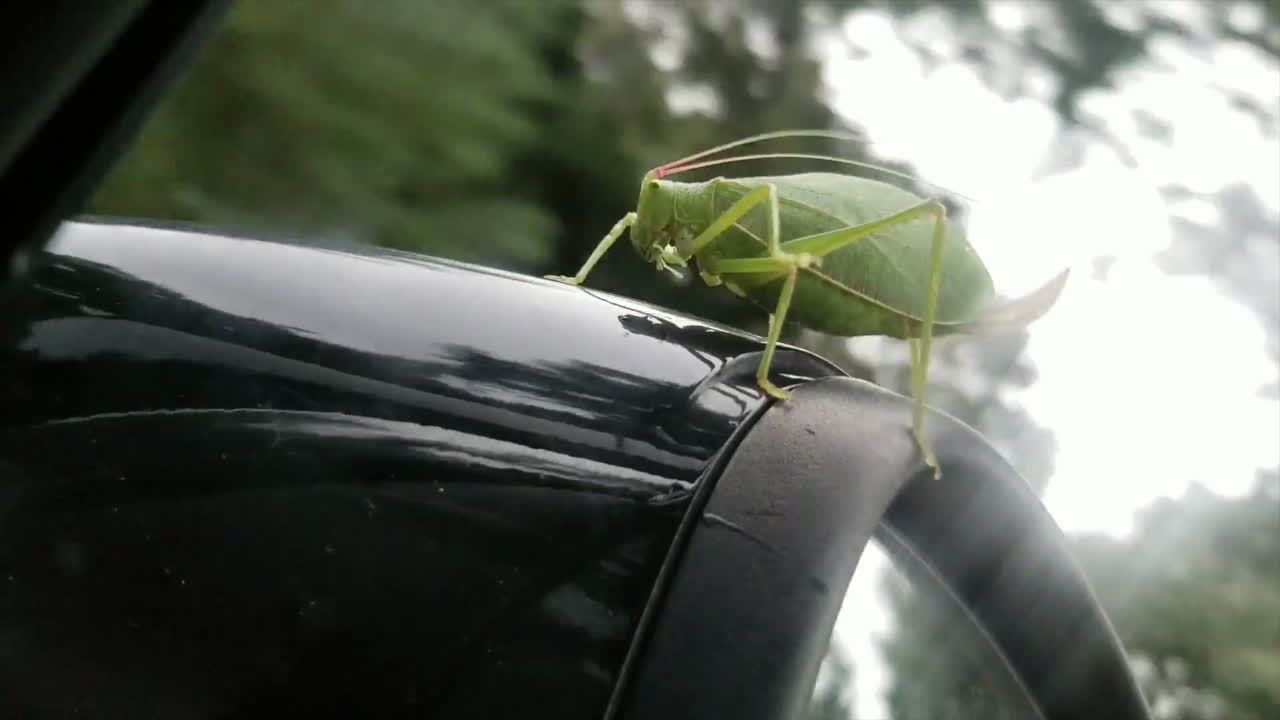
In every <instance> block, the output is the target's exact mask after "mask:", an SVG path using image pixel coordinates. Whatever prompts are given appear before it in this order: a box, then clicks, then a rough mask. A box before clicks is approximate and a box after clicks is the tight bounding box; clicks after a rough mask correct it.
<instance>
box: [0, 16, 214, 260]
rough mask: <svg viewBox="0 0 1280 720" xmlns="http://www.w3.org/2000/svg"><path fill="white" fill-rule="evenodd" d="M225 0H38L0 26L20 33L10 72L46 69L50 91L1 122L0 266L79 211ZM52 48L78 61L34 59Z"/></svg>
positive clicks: (10, 57) (39, 242) (10, 54)
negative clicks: (1, 223)
mask: <svg viewBox="0 0 1280 720" xmlns="http://www.w3.org/2000/svg"><path fill="white" fill-rule="evenodd" d="M228 5H229V0H183V1H182V2H169V1H168V0H152V1H151V2H148V3H139V2H122V3H106V2H89V1H87V0H86V1H85V2H63V1H60V2H56V3H53V4H52V5H46V4H45V3H36V4H32V5H31V6H30V7H26V8H25V9H23V10H21V12H20V17H19V18H18V19H16V20H12V22H11V23H10V24H8V25H7V27H8V28H9V31H8V32H5V33H0V36H3V35H8V34H9V33H10V32H14V33H16V32H23V31H25V33H26V37H24V38H23V39H22V43H21V45H20V49H21V52H18V51H12V52H6V53H5V54H4V60H5V62H6V63H8V64H9V65H10V67H8V68H6V74H11V73H13V72H15V68H14V67H13V65H15V64H19V63H27V64H26V66H25V67H24V66H22V65H18V70H17V71H20V72H24V73H25V72H30V73H34V74H35V75H36V77H35V78H34V79H33V78H25V81H24V82H25V84H26V85H33V86H36V87H42V86H41V85H40V83H41V77H42V74H44V75H49V76H50V77H48V78H46V79H47V80H48V82H49V85H48V86H47V90H45V91H44V92H41V93H37V94H32V95H31V96H29V97H27V96H24V98H23V103H24V104H23V106H21V107H15V108H12V109H11V110H12V112H13V114H14V116H15V117H14V118H13V119H12V121H9V122H4V123H0V127H2V128H5V130H6V132H8V133H9V134H7V135H6V136H5V137H4V138H3V140H4V145H3V150H4V155H3V156H2V157H0V159H3V160H4V161H5V162H4V163H3V164H0V216H3V217H4V218H5V224H6V239H5V240H4V244H5V246H4V253H5V263H4V266H3V267H4V268H5V269H7V270H9V272H13V269H14V268H13V266H14V265H17V268H18V270H19V271H20V270H21V268H22V267H23V265H24V264H23V263H13V259H14V258H13V256H14V254H16V253H21V252H22V251H23V250H27V251H30V250H34V249H36V248H38V247H40V246H41V245H43V243H44V241H45V240H46V239H47V238H48V236H49V235H50V234H51V233H52V232H53V230H54V229H55V228H56V227H57V225H58V223H59V222H60V221H61V220H62V219H63V218H65V217H66V216H67V215H69V214H72V213H74V212H76V211H77V210H78V209H79V208H80V206H81V205H82V204H83V202H84V200H85V198H86V197H88V195H89V194H90V193H91V192H92V191H93V189H94V187H95V186H96V185H97V183H98V181H99V180H100V179H101V177H102V176H103V175H104V174H105V172H106V170H107V169H108V168H109V167H110V165H111V163H112V162H113V161H114V160H115V158H116V157H117V155H119V154H120V152H121V151H122V150H123V149H124V148H125V147H126V146H127V145H128V143H129V141H130V140H131V139H132V137H133V136H134V134H135V133H136V131H137V130H138V129H139V127H140V126H141V125H142V122H143V119H144V118H145V117H146V114H147V112H148V111H149V110H150V109H151V107H152V106H153V105H154V104H155V103H156V102H157V101H158V100H159V99H160V97H161V96H162V95H163V93H164V91H165V90H166V89H167V88H168V87H169V85H170V83H171V82H172V81H173V79H174V78H175V77H176V76H177V74H178V73H179V71H180V70H182V69H184V68H185V67H186V66H187V64H188V61H189V60H190V58H191V56H192V55H194V53H195V51H196V49H197V48H198V46H199V44H200V42H201V41H202V40H203V39H204V38H205V36H206V35H207V34H209V33H210V32H211V31H212V29H213V28H214V27H215V25H216V23H217V21H218V20H219V19H220V18H221V17H222V13H223V12H224V11H225V9H226V7H227V6H228ZM21 7H22V6H21V5H19V8H21ZM15 9H18V8H15ZM42 53H43V55H42ZM49 53H55V54H58V55H61V56H66V57H68V58H71V59H73V60H75V62H65V63H64V62H59V63H43V62H40V61H39V58H41V57H44V56H45V55H48V54H49ZM32 62H34V63H36V64H35V65H32V64H30V63H32ZM7 274H8V273H6V275H7ZM7 279H8V278H7V277H4V276H0V280H7Z"/></svg>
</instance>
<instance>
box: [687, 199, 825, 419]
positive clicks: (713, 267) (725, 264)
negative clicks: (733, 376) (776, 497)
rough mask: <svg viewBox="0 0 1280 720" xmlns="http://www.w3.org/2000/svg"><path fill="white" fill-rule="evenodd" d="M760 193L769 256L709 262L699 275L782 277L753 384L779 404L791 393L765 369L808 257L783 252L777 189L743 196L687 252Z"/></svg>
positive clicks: (707, 239) (735, 217) (743, 211)
mask: <svg viewBox="0 0 1280 720" xmlns="http://www.w3.org/2000/svg"><path fill="white" fill-rule="evenodd" d="M761 190H763V191H764V192H763V195H764V198H763V199H765V200H767V201H768V205H767V207H766V210H767V212H768V230H769V238H768V247H769V255H768V256H767V257H760V258H731V259H718V260H712V261H710V262H709V263H707V266H706V267H705V268H704V269H703V272H704V279H705V276H706V275H710V276H712V277H715V278H717V279H718V278H719V276H721V275H732V274H735V273H751V274H766V275H770V274H783V275H785V279H784V280H783V281H782V289H781V291H780V292H779V293H778V306H777V308H775V309H774V311H773V312H772V313H770V314H769V336H768V337H767V338H766V339H765V345H764V354H763V356H762V357H761V358H760V365H759V366H758V367H757V368H756V382H757V383H758V384H759V385H760V387H761V389H763V390H764V391H765V392H766V393H768V394H769V395H771V396H773V397H775V398H778V399H779V400H786V399H788V398H790V397H791V393H789V392H787V391H786V390H783V389H782V388H780V387H778V386H777V385H775V384H774V383H773V381H772V380H770V379H769V368H770V366H771V365H772V364H773V354H774V351H775V350H777V347H778V338H779V337H780V336H781V335H782V325H783V323H785V322H786V319H787V310H788V309H789V308H790V307H791V296H792V295H793V294H795V289H796V278H797V276H798V275H799V272H800V268H802V267H805V266H807V265H808V263H809V262H810V257H809V256H808V255H805V254H803V253H801V254H794V253H790V252H787V251H785V250H784V249H783V247H782V219H781V215H780V213H779V211H778V188H777V187H776V186H774V185H766V186H764V187H763V188H760V189H759V190H755V191H752V192H751V193H748V194H747V195H744V196H743V197H742V198H740V199H739V200H738V202H736V203H734V204H733V205H732V206H730V207H729V209H728V210H726V211H725V212H724V213H723V214H721V215H720V217H718V218H716V219H715V221H713V222H712V224H711V225H710V226H709V227H708V228H707V229H706V230H704V231H703V232H702V233H701V234H700V235H699V236H698V237H696V238H694V239H693V241H692V242H691V243H690V245H689V252H690V254H692V253H696V252H698V251H699V250H701V249H702V248H703V247H705V246H706V245H707V244H708V243H710V242H711V241H712V240H714V239H715V238H716V236H718V235H720V234H722V233H724V232H725V231H726V230H728V229H729V228H730V227H732V226H733V224H734V223H736V222H737V220H738V219H739V218H740V217H742V216H743V215H745V214H746V212H747V211H748V210H750V209H751V208H752V207H753V206H754V205H756V204H759V203H760V202H761V199H762V198H761V197H760V196H761V194H762V193H761V192H760V191H761Z"/></svg>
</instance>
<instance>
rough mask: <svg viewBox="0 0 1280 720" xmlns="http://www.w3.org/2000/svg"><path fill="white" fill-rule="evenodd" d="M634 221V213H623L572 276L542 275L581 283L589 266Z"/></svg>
mask: <svg viewBox="0 0 1280 720" xmlns="http://www.w3.org/2000/svg"><path fill="white" fill-rule="evenodd" d="M635 222H636V214H635V213H633V212H629V213H627V214H626V215H623V216H622V219H621V220H619V221H618V222H616V223H614V225H613V229H612V230H610V231H609V233H608V234H607V235H605V236H604V239H603V240H601V241H600V244H599V245H596V249H595V250H592V251H591V256H590V257H588V258H587V261H586V262H585V263H583V264H582V267H581V268H579V270H578V273H577V274H576V275H574V276H573V277H567V276H565V275H546V276H544V277H546V278H547V279H548V280H559V281H560V282H562V283H568V284H569V285H581V284H582V283H583V281H585V280H586V279H587V273H589V272H591V268H593V267H595V266H596V263H598V262H600V258H602V257H604V254H605V253H606V252H608V251H609V248H610V247H613V244H614V243H615V242H617V241H618V238H620V237H622V233H623V232H625V231H626V229H627V228H629V227H631V226H632V225H634V224H635Z"/></svg>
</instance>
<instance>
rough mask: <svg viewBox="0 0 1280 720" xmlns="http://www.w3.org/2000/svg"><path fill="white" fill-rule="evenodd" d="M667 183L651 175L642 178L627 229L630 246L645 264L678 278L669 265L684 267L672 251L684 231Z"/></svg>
mask: <svg viewBox="0 0 1280 720" xmlns="http://www.w3.org/2000/svg"><path fill="white" fill-rule="evenodd" d="M670 184H671V183H669V182H667V181H664V180H659V179H658V178H657V177H655V173H654V172H650V173H648V174H647V175H645V176H644V180H642V181H641V182H640V199H639V200H638V201H637V202H636V220H635V223H634V224H632V226H631V244H632V246H634V247H635V249H636V252H638V253H640V256H641V257H643V258H644V259H645V262H651V263H653V264H655V265H657V266H658V268H659V269H660V270H670V271H671V272H673V273H675V274H677V275H679V273H678V272H676V271H675V270H673V269H672V268H671V267H670V265H684V260H683V259H681V258H680V257H678V256H677V255H676V251H675V245H676V241H677V240H679V239H680V233H681V232H684V229H683V227H682V226H681V224H680V223H679V222H678V221H677V220H676V204H675V195H674V194H673V193H672V192H671V190H670V188H668V187H666V186H667V185H670Z"/></svg>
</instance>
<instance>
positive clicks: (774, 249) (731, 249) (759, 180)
mask: <svg viewBox="0 0 1280 720" xmlns="http://www.w3.org/2000/svg"><path fill="white" fill-rule="evenodd" d="M797 136H808V137H830V138H837V139H860V138H856V137H854V136H849V135H846V134H843V133H836V132H827V131H822V130H791V131H780V132H773V133H764V134H762V135H753V136H751V137H748V138H743V139H741V140H736V141H734V142H731V143H727V144H725V145H720V146H718V147H714V148H711V149H709V150H704V151H702V152H699V153H695V154H693V155H690V156H688V157H685V158H681V159H679V160H675V161H673V162H670V163H667V164H665V165H661V166H659V167H657V168H654V169H653V170H651V171H649V172H648V173H647V174H646V175H645V176H644V179H643V180H642V181H641V184H640V199H639V202H638V203H637V205H636V209H635V211H634V212H630V213H627V214H626V216H624V217H623V218H622V219H621V220H619V221H618V223H617V224H616V225H614V226H613V229H612V230H610V231H609V233H608V234H607V235H605V237H604V239H603V240H601V241H600V244H599V245H597V246H596V248H595V250H594V251H593V252H592V253H591V256H590V257H588V258H587V261H586V262H585V263H584V264H583V266H582V268H581V269H580V270H578V273H577V274H576V275H574V276H573V277H560V276H554V279H557V280H561V281H563V282H567V283H570V284H573V285H578V284H580V283H582V282H583V281H584V280H586V278H587V274H588V273H589V272H590V271H591V269H592V267H594V266H595V264H596V263H597V262H599V260H600V258H601V257H602V256H603V255H604V254H605V252H606V251H607V250H608V249H609V248H610V247H611V246H612V245H613V243H614V242H615V241H617V239H618V238H619V237H621V236H622V233H623V232H624V231H626V230H627V229H628V228H630V231H631V233H630V234H631V242H632V244H633V245H634V246H635V249H636V250H637V251H638V252H639V253H640V254H641V256H642V257H644V259H645V261H646V262H651V263H654V264H655V265H657V267H658V268H659V269H660V270H670V271H672V272H676V273H677V274H678V272H679V271H677V270H674V269H673V266H675V267H683V266H686V265H688V263H689V261H690V260H694V261H696V263H697V270H698V273H699V275H700V276H701V278H702V279H703V281H704V282H706V283H707V285H710V286H717V285H724V286H725V287H726V288H728V289H729V290H731V291H732V292H734V293H736V294H738V295H740V296H742V297H745V298H747V299H748V300H751V301H753V302H755V303H756V304H758V305H760V306H761V307H763V308H764V309H765V310H766V311H769V310H771V312H770V314H769V332H768V337H767V340H766V343H765V348H764V353H763V356H762V357H761V360H760V365H759V367H758V369H757V372H756V378H757V381H758V382H759V384H760V387H761V388H762V389H763V390H764V391H765V392H767V393H768V394H769V395H771V396H773V397H775V398H778V399H779V400H786V399H787V398H788V397H789V393H788V392H787V391H786V390H783V389H782V388H780V387H778V386H777V385H775V384H774V383H773V382H772V381H770V380H769V366H770V363H771V362H772V360H773V355H774V350H775V348H776V347H777V343H778V337H779V335H780V333H781V331H782V325H783V323H784V322H785V321H786V320H792V321H794V322H798V323H799V324H801V325H803V326H805V327H808V328H810V329H813V330H817V331H819V332H824V333H828V334H831V335H839V336H845V337H852V336H858V335H887V336H890V337H896V338H903V339H906V340H907V341H908V344H909V347H910V357H911V392H912V395H913V397H914V399H915V405H914V409H913V413H912V428H913V433H914V435H915V439H916V443H917V444H918V445H919V447H920V450H921V452H922V454H923V455H924V460H925V462H926V463H927V464H928V465H929V467H931V468H932V469H933V471H934V475H935V476H940V475H941V471H940V469H939V467H938V463H937V459H936V458H935V457H934V454H933V451H932V450H931V449H930V447H929V445H928V443H927V442H926V441H925V437H924V423H925V414H924V400H925V383H926V379H927V377H928V371H929V352H930V345H931V342H932V339H933V336H934V335H943V334H951V333H963V332H981V331H987V330H998V329H1008V328H1017V327H1021V326H1023V325H1025V324H1027V323H1029V322H1031V321H1032V320H1035V319H1036V318H1037V317H1039V316H1040V315H1042V314H1044V313H1045V312H1046V311H1047V310H1048V309H1049V307H1051V306H1052V305H1053V303H1054V301H1055V300H1056V299H1057V297H1058V294H1059V293H1060V292H1061V290H1062V287H1063V284H1064V283H1065V282H1066V278H1067V273H1066V272H1065V271H1064V272H1063V273H1061V274H1060V275H1058V276H1057V277H1055V278H1054V279H1052V280H1051V281H1049V282H1048V283H1046V284H1045V285H1044V286H1043V287H1041V288H1040V289H1038V290H1036V291H1034V292H1032V293H1030V294H1028V295H1026V296H1024V297H1022V298H1019V299H1016V300H1012V301H1008V302H1005V303H995V302H993V300H994V298H995V293H994V289H993V287H992V282H991V277H990V275H989V274H988V272H987V269H986V266H985V265H984V264H983V262H982V260H980V259H979V258H978V255H977V253H976V252H975V251H974V249H973V247H972V246H970V244H969V242H968V241H967V240H966V239H965V237H964V234H963V232H962V231H961V229H960V228H959V227H958V226H956V225H954V224H952V223H950V222H948V220H947V215H946V209H945V207H944V206H943V204H942V203H941V202H939V201H938V200H937V199H926V198H922V197H919V196H917V195H915V194H913V193H911V192H908V191H906V190H904V189H902V188H900V187H897V186H896V185H890V184H888V183H884V182H880V181H877V180H871V179H868V178H863V177H856V176H852V175H841V174H833V173H804V174H798V175H781V176H772V177H743V178H724V177H717V178H715V179H713V180H708V181H705V182H675V181H672V180H668V179H666V178H668V177H670V176H672V175H675V174H677V173H683V172H686V171H689V170H695V169H698V168H704V167H711V166H715V165H722V164H727V163H733V162H740V161H744V160H754V159H761V158H808V159H815V160H825V161H832V162H838V163H845V164H849V165H857V166H863V167H872V168H874V169H877V170H885V169H884V168H878V167H876V166H872V165H867V164H865V163H859V162H856V161H852V160H848V159H845V158H838V157H831V156H826V155H810V154H801V153H768V154H763V155H745V156H743V155H739V156H731V157H722V158H716V159H708V158H710V156H713V155H715V154H717V153H721V152H723V151H726V150H729V149H731V148H735V147H738V146H741V145H746V144H748V143H754V142H758V141H762V140H769V139H774V138H782V137H797ZM888 172H890V173H891V174H898V173H893V172H892V171H888Z"/></svg>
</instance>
